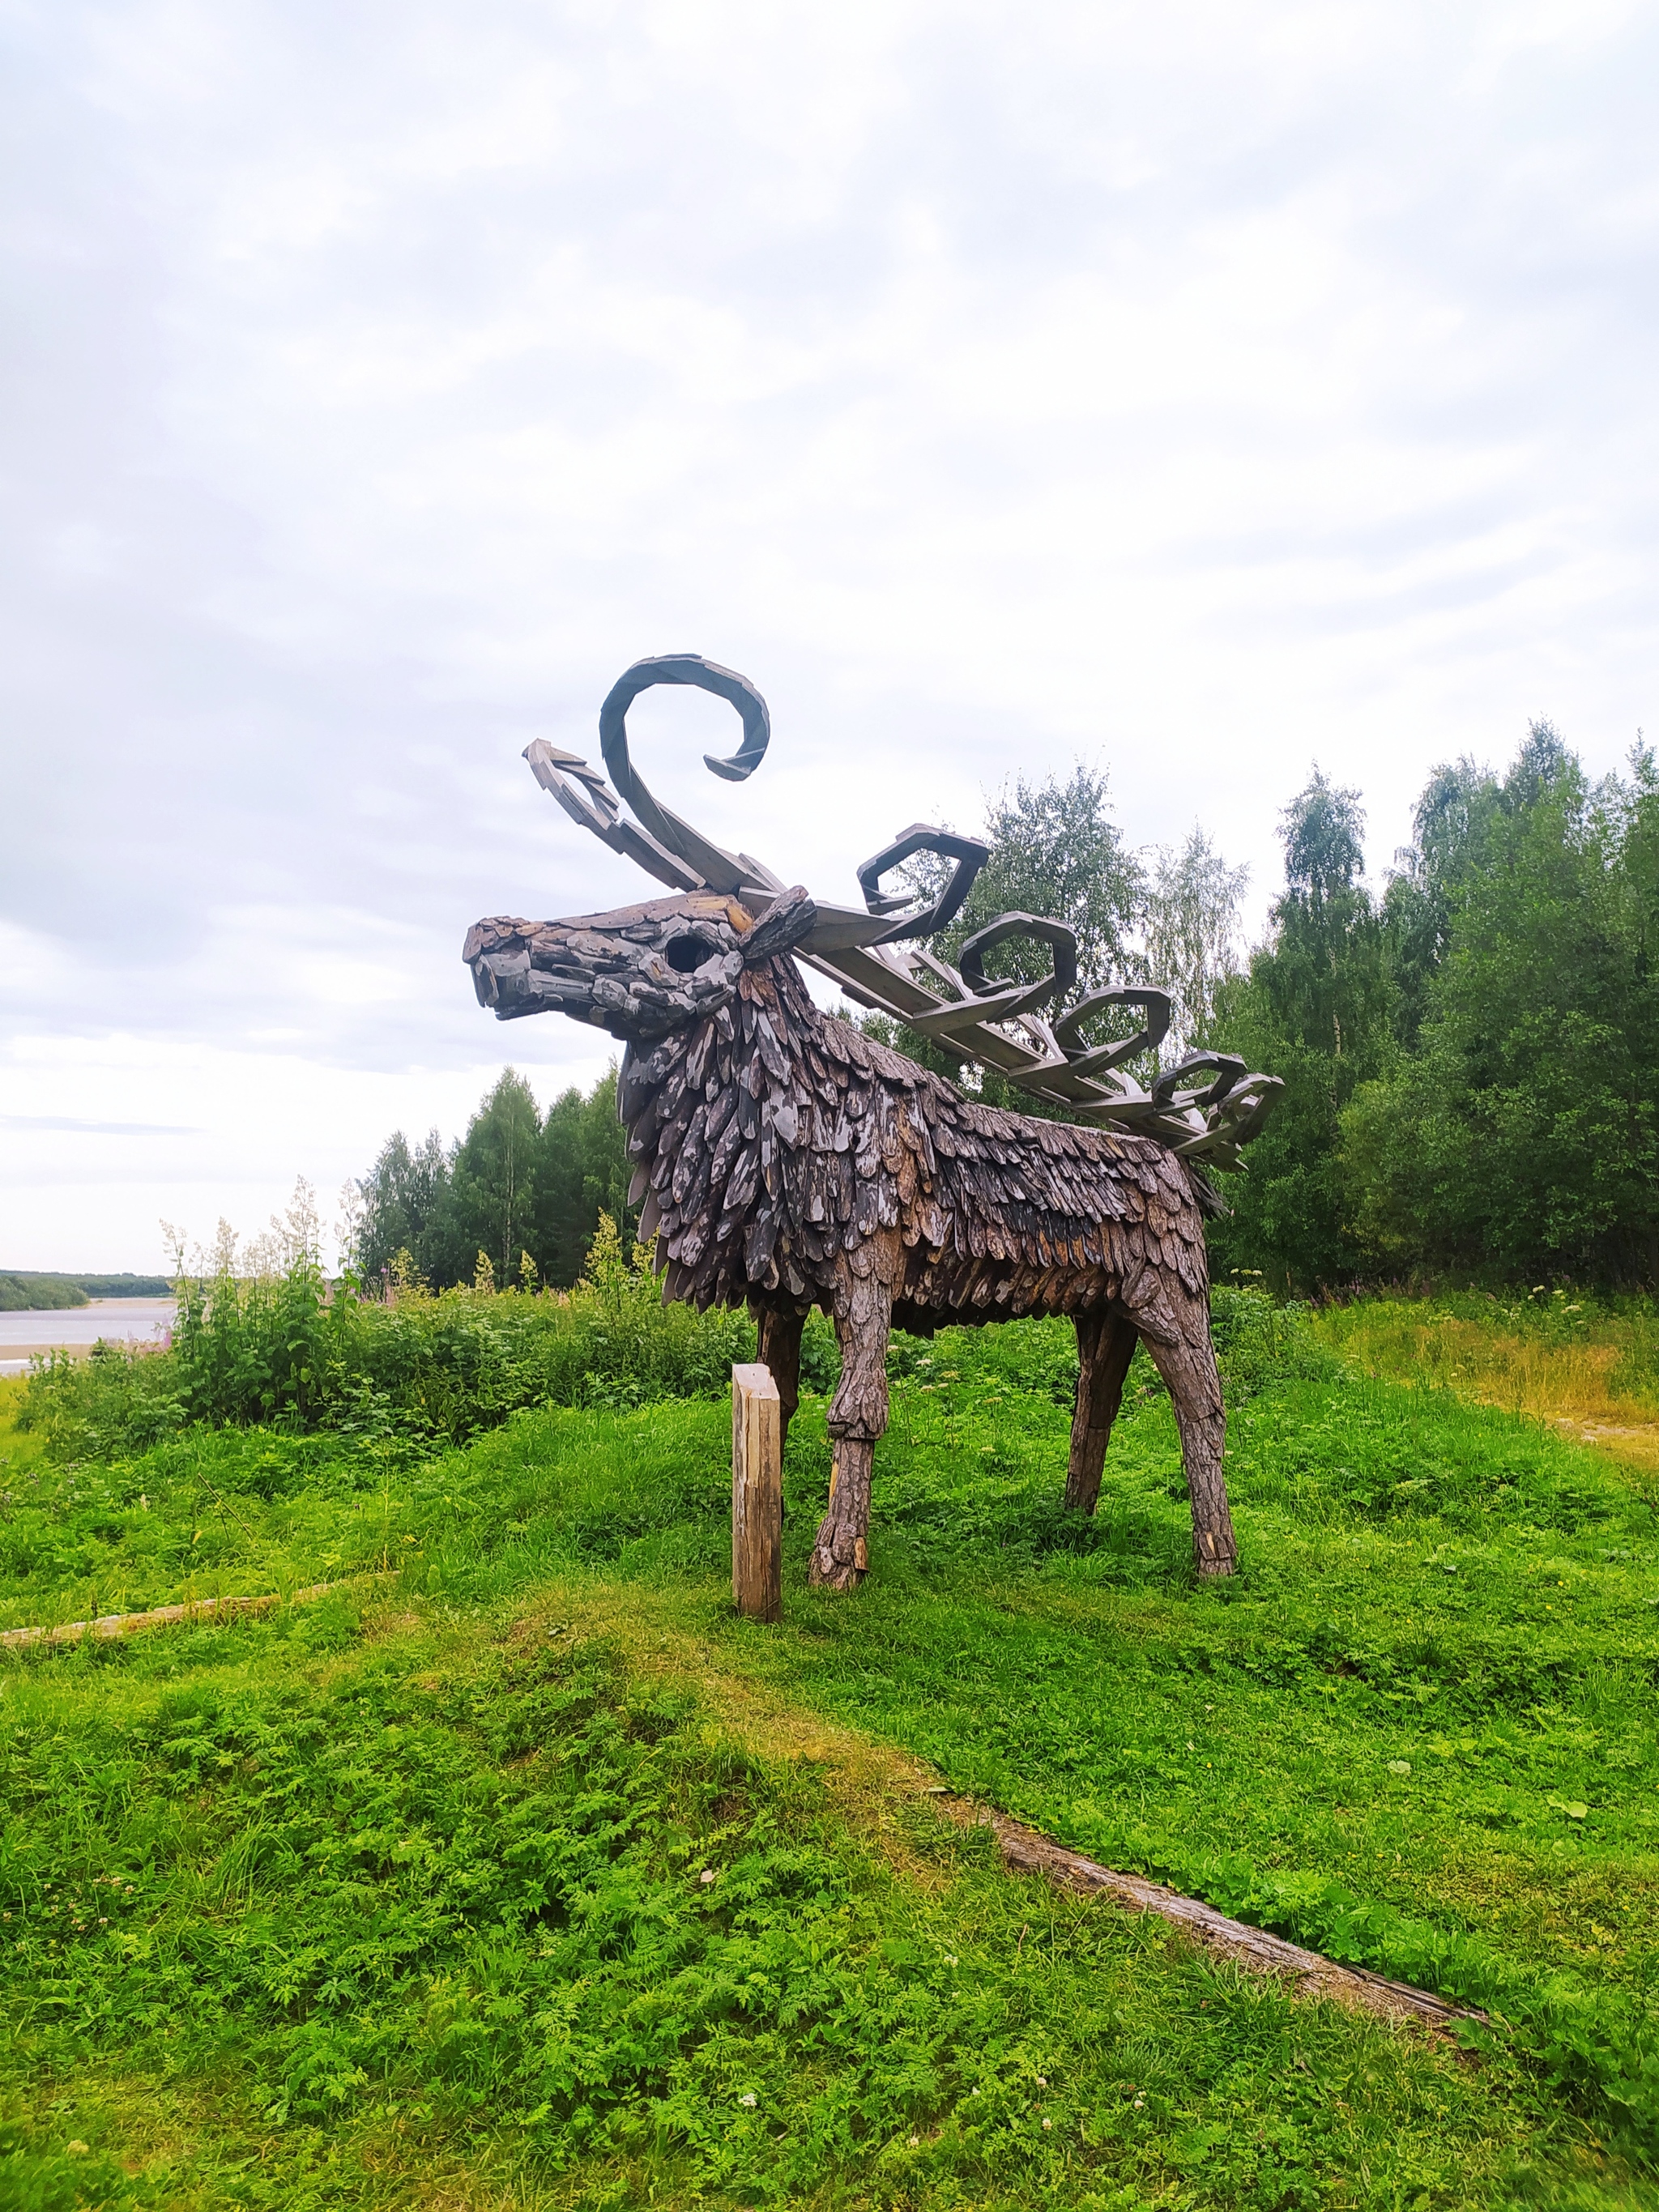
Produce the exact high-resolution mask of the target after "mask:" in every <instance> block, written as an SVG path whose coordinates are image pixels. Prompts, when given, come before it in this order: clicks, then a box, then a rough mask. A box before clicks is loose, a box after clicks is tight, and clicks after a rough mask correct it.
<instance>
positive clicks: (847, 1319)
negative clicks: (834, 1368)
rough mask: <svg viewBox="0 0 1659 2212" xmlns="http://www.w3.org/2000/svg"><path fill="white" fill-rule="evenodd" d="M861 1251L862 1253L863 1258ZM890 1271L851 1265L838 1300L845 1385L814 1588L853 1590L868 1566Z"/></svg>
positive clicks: (834, 1405)
mask: <svg viewBox="0 0 1659 2212" xmlns="http://www.w3.org/2000/svg"><path fill="white" fill-rule="evenodd" d="M860 1256H863V1255H860ZM892 1308H893V1293H892V1285H891V1281H890V1276H889V1273H888V1270H887V1269H885V1268H882V1269H880V1270H878V1268H877V1267H874V1266H872V1267H870V1268H869V1272H868V1273H866V1274H863V1275H858V1274H854V1273H853V1272H852V1269H851V1267H850V1265H849V1267H848V1273H847V1275H846V1277H845V1278H844V1279H843V1282H842V1287H841V1289H840V1291H838V1292H837V1295H836V1335H837V1336H838V1337H839V1338H840V1340H841V1383H840V1387H839V1388H838V1389H837V1390H836V1395H835V1396H834V1398H833V1399H831V1401H830V1403H829V1434H830V1437H831V1438H832V1440H833V1450H834V1456H833V1459H832V1462H831V1465H830V1469H829V1511H828V1512H827V1513H826V1514H825V1515H824V1516H823V1521H822V1522H820V1523H819V1525H818V1533H817V1538H816V1539H815V1541H814V1542H813V1546H812V1565H811V1571H810V1573H809V1575H808V1580H809V1581H810V1582H811V1584H812V1586H813V1588H814V1589H837V1590H846V1589H856V1588H857V1587H858V1584H859V1582H860V1578H861V1577H863V1575H864V1574H865V1572H866V1570H867V1569H868V1567H869V1565H870V1553H869V1534H870V1475H871V1470H872V1467H873V1465H874V1462H875V1456H876V1442H877V1439H878V1437H882V1436H884V1434H885V1433H886V1429H887V1328H888V1322H889V1320H890V1316H891V1314H892Z"/></svg>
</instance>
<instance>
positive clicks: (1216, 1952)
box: [927, 1790, 1487, 2030]
mask: <svg viewBox="0 0 1659 2212" xmlns="http://www.w3.org/2000/svg"><path fill="white" fill-rule="evenodd" d="M927 1794H928V1795H929V1796H933V1797H935V1798H937V1799H938V1800H939V1802H940V1803H941V1806H942V1808H943V1810H944V1811H945V1813H947V1814H949V1815H950V1817H951V1819H952V1820H957V1821H960V1822H961V1823H962V1824H963V1826H980V1827H987V1828H989V1829H990V1830H991V1831H992V1832H993V1833H994V1835H995V1837H996V1839H997V1846H998V1849H999V1850H1000V1851H1001V1853H1002V1857H1003V1863H1004V1864H1005V1865H1006V1866H1008V1867H1010V1868H1012V1869H1013V1871H1014V1872H1015V1873H1017V1874H1041V1875H1047V1877H1048V1880H1049V1881H1052V1882H1055V1883H1057V1884H1058V1885H1060V1887H1062V1888H1066V1889H1075V1890H1081V1891H1083V1892H1084V1893H1085V1894H1086V1895H1089V1896H1092V1897H1104V1898H1109V1899H1110V1900H1111V1902H1112V1903H1113V1904H1114V1905H1122V1906H1123V1907H1124V1908H1125V1909H1126V1910H1127V1911H1131V1912H1155V1913H1157V1914H1158V1916H1159V1917H1161V1918H1163V1919H1164V1920H1168V1921H1170V1922H1172V1923H1174V1924H1175V1925H1176V1927H1178V1928H1181V1929H1184V1930H1185V1932H1186V1933H1187V1934H1188V1936H1191V1937H1192V1938H1193V1940H1194V1942H1196V1943H1197V1944H1199V1945H1200V1948H1202V1949H1204V1950H1206V1951H1207V1952H1209V1953H1210V1954H1211V1955H1212V1957H1214V1958H1219V1959H1226V1960H1230V1961H1231V1963H1232V1964H1233V1965H1234V1966H1240V1967H1243V1970H1244V1972H1246V1973H1251V1974H1274V1975H1278V1976H1279V1977H1281V1978H1283V1979H1285V1980H1286V1981H1288V1982H1289V1983H1290V1984H1291V1992H1292V1994H1293V1995H1294V1996H1299V1997H1303V1996H1305V1997H1328V1998H1329V1999H1330V2001H1331V2002H1333V2003H1334V2004H1340V2005H1344V2006H1346V2008H1348V2009H1349V2010H1350V2011H1352V2012H1368V2013H1370V2014H1372V2015H1375V2016H1376V2018H1378V2019H1381V2020H1392V2021H1412V2022H1413V2023H1415V2024H1416V2025H1418V2026H1419V2027H1429V2028H1435V2029H1442V2030H1443V2029H1449V2028H1450V2027H1455V2024H1456V2023H1457V2022H1458V2021H1485V2020H1486V2017H1487V2015H1486V2014H1485V2013H1484V2012H1480V2011H1478V2010H1477V2009H1476V2008H1474V2006H1472V2005H1460V2004H1453V2003H1452V2002H1449V2000H1448V1999H1447V1998H1445V1997H1439V1996H1435V1995H1434V1994H1433V1993H1432V1992H1431V1990H1414V1989H1413V1988H1412V1987H1411V1985H1410V1984H1408V1983H1406V1982H1391V1981H1389V1979H1388V1978H1387V1977H1386V1976H1385V1975H1383V1974H1372V1973H1368V1972H1366V1970H1365V1969H1364V1967H1363V1966H1339V1965H1338V1963H1337V1961H1336V1960H1334V1959H1327V1958H1324V1957H1322V1955H1321V1954H1320V1953H1319V1952H1317V1951H1304V1949H1303V1948H1302V1946H1301V1945H1300V1944H1299V1943H1287V1942H1285V1939H1284V1937H1283V1936H1270V1935H1268V1933H1267V1930H1266V1929H1263V1928H1252V1927H1250V1926H1249V1925H1248V1923H1245V1922H1244V1921H1243V1920H1230V1919H1229V1918H1228V1917H1227V1916H1226V1914H1225V1912H1218V1911H1216V1910H1215V1907H1214V1906H1213V1905H1206V1904H1204V1903H1202V1902H1201V1901H1200V1899H1198V1898H1195V1897H1182V1896H1181V1895H1180V1894H1179V1893H1178V1892H1177V1891H1176V1890H1173V1889H1166V1888H1165V1887H1164V1885H1163V1884H1162V1882H1157V1881H1146V1879H1145V1878H1144V1877H1143V1876H1141V1875H1135V1874H1119V1873H1117V1872H1115V1869H1112V1868H1111V1867H1104V1866H1101V1865H1099V1864H1097V1862H1096V1861H1095V1860H1093V1859H1085V1858H1084V1857H1080V1855H1079V1853H1078V1852H1076V1851H1068V1850H1066V1849H1065V1848H1064V1847H1063V1845H1061V1844H1055V1843H1051V1842H1050V1841H1049V1839H1048V1837H1047V1836H1043V1835H1039V1834H1038V1832H1036V1829H1035V1828H1028V1827H1026V1826H1024V1824H1023V1823H1022V1822H1020V1821H1018V1820H1010V1819H1009V1817H1008V1815H1007V1814H1006V1813H999V1812H997V1811H995V1810H994V1808H992V1807H990V1806H987V1805H980V1804H977V1803H975V1801H974V1800H973V1799H972V1798H969V1797H956V1796H952V1795H951V1794H950V1793H949V1792H946V1791H943V1790H930V1791H929V1792H928V1793H927Z"/></svg>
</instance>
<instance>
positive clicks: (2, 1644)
mask: <svg viewBox="0 0 1659 2212" xmlns="http://www.w3.org/2000/svg"><path fill="white" fill-rule="evenodd" d="M339 1587H340V1585H339V1583H312V1584H311V1585H310V1587H309V1588H308V1589H297V1590H295V1591H294V1592H293V1593H292V1594H291V1595H290V1596H289V1600H288V1602H289V1604H290V1605H302V1604H303V1603H304V1602H305V1601H306V1600H307V1598H313V1597H322V1596H324V1595H325V1594H326V1593H327V1592H328V1591H329V1590H331V1589H339ZM282 1602H283V1594H282V1592H281V1591H280V1590H271V1591H269V1592H268V1593H267V1594H266V1595H264V1596H263V1597H198V1598H192V1599H191V1600H190V1601H188V1602H187V1603H185V1604H184V1605H158V1606H155V1607H153V1608H152V1609H151V1610H150V1611H149V1613H103V1614H100V1617H99V1618H98V1619H97V1620H65V1621H64V1622H62V1623H61V1624H60V1625H59V1626H58V1627H56V1628H8V1629H6V1630H4V1631H3V1632H0V1648H9V1649H13V1650H15V1649H16V1648H18V1647H19V1646H21V1645H25V1644H78V1643H79V1642H80V1641H81V1639H82V1637H84V1636H98V1637H115V1636H131V1635H132V1634H133V1633H134V1632H135V1631H136V1630H137V1629H141V1628H163V1627H165V1626H167V1624H168V1623H169V1622H171V1621H175V1620H203V1619H204V1618H205V1617H206V1616H207V1615H208V1614H210V1613H261V1612H263V1611H264V1608H265V1607H267V1606H272V1605H280V1604H281V1603H282Z"/></svg>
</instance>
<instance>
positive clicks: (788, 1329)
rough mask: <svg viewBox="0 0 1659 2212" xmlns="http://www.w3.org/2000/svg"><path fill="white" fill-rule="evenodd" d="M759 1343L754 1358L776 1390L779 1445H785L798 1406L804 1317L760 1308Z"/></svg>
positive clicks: (773, 1308)
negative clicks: (780, 1443) (769, 1373)
mask: <svg viewBox="0 0 1659 2212" xmlns="http://www.w3.org/2000/svg"><path fill="white" fill-rule="evenodd" d="M755 1320H756V1322H757V1324H758V1328H759V1332H760V1342H759V1345H758V1346H757V1349H756V1353H755V1356H756V1358H757V1359H758V1360H759V1361H760V1363H761V1364H762V1365H763V1367H767V1368H769V1369H770V1370H771V1374H772V1380H773V1381H774V1382H775V1383H776V1384H777V1386H778V1404H779V1407H780V1408H781V1416H782V1429H783V1437H782V1441H783V1443H785V1444H787V1443H788V1442H789V1424H790V1421H791V1419H793V1415H794V1412H795V1408H796V1407H798V1406H799V1404H800V1333H801V1330H802V1329H803V1328H804V1327H805V1322H806V1316H805V1314H804V1313H795V1312H793V1311H792V1310H789V1309H788V1308H783V1309H780V1308H778V1307H776V1306H762V1307H761V1308H760V1309H759V1310H757V1312H756V1314H755Z"/></svg>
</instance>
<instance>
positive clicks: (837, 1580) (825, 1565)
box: [806, 1544, 865, 1590]
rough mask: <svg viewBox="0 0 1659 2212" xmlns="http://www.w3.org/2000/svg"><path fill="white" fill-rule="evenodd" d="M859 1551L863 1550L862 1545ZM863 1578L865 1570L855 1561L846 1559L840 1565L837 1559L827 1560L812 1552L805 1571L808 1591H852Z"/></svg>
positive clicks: (820, 1553)
mask: <svg viewBox="0 0 1659 2212" xmlns="http://www.w3.org/2000/svg"><path fill="white" fill-rule="evenodd" d="M859 1549H860V1551H862V1550H863V1549H864V1547H863V1545H862V1544H860V1546H859ZM864 1576H865V1569H864V1568H863V1567H862V1566H860V1565H859V1564H858V1563H857V1562H856V1561H855V1560H853V1559H848V1561H847V1563H846V1565H842V1563H841V1561H840V1560H839V1559H827V1558H826V1557H825V1556H824V1554H823V1553H822V1552H814V1553H813V1554H812V1564H811V1567H810V1568H808V1570H807V1574H806V1584H807V1588H808V1589H821V1590H854V1589H857V1588H858V1586H859V1584H860V1583H861V1582H862V1581H863V1580H864Z"/></svg>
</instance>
